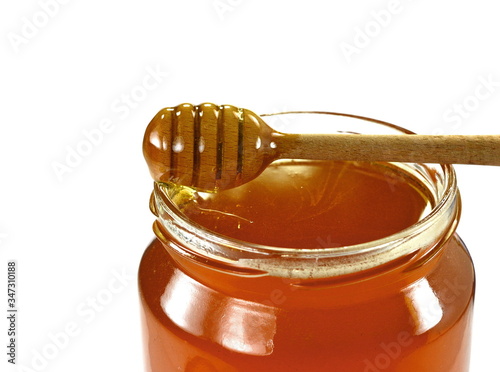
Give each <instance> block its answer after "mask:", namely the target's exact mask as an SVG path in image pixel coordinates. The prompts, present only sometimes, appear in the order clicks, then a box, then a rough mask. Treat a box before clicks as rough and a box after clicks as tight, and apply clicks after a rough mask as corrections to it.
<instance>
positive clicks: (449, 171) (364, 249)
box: [154, 111, 460, 278]
mask: <svg viewBox="0 0 500 372" xmlns="http://www.w3.org/2000/svg"><path fill="white" fill-rule="evenodd" d="M291 114H293V115H303V114H306V115H312V114H315V115H334V116H337V117H344V118H347V119H358V120H363V121H366V122H370V123H373V124H377V125H380V126H382V127H384V128H389V129H390V130H391V131H394V132H397V133H400V134H401V133H405V134H413V132H411V131H409V130H407V129H405V128H402V127H399V126H397V125H394V124H390V123H387V122H384V121H380V120H376V119H371V118H367V117H363V116H358V115H351V114H343V113H336V112H326V111H287V112H280V113H275V114H264V115H262V117H272V116H275V117H277V116H278V115H291ZM348 133H352V132H351V131H349V132H348ZM398 164H401V163H398ZM414 166H415V167H417V168H418V169H420V170H421V171H423V169H424V167H423V166H424V165H423V164H414ZM435 169H440V170H441V177H440V181H441V184H440V185H437V182H436V184H434V185H433V186H435V187H438V186H440V187H441V190H440V193H439V195H435V196H436V199H437V200H436V201H435V204H434V205H433V206H432V209H431V210H430V211H429V213H428V214H427V215H425V216H424V217H423V218H421V219H420V220H419V221H417V222H416V223H414V224H413V225H411V226H409V227H407V228H405V229H403V230H401V231H399V232H397V233H395V234H392V235H389V236H386V237H383V238H380V239H377V240H373V241H369V242H365V243H360V244H354V245H347V246H342V247H318V248H308V249H307V250H305V249H303V248H294V247H276V246H269V245H263V244H257V243H251V242H247V241H241V240H237V239H232V238H230V237H227V236H225V235H222V234H219V233H216V232H214V231H210V230H208V229H206V228H205V227H203V226H201V225H198V224H196V223H195V222H194V221H191V220H190V219H189V218H188V217H187V216H186V215H184V214H183V213H182V212H181V211H180V210H179V209H178V208H177V207H176V205H175V203H173V202H172V201H170V200H169V198H168V196H167V193H168V190H167V188H168V185H166V184H161V183H155V189H154V198H155V204H156V210H157V215H158V219H159V222H160V225H161V227H163V229H165V230H167V232H168V233H169V234H170V235H172V236H174V237H175V238H177V239H179V240H180V242H181V243H182V245H183V246H184V247H188V248H189V249H190V251H191V252H190V253H191V254H194V255H202V256H203V257H208V258H211V259H214V260H217V261H222V262H225V263H226V264H230V265H235V266H241V267H243V268H245V269H254V270H257V271H261V272H264V273H267V274H269V275H275V276H284V277H294V278H322V277H329V276H337V275H342V274H349V273H352V272H357V271H361V270H365V269H369V268H372V267H375V266H379V265H381V264H384V263H387V262H390V261H392V260H395V259H397V258H399V257H402V256H405V255H409V254H412V253H415V252H417V251H419V250H421V249H422V248H428V247H432V246H435V245H436V244H437V243H438V242H440V241H443V240H446V239H447V238H448V237H449V236H451V235H452V233H453V232H454V231H455V228H456V225H457V223H458V218H459V215H460V201H459V197H458V189H457V180H456V175H455V171H454V169H453V166H451V165H449V164H437V165H435ZM436 192H437V191H436ZM155 231H156V233H157V235H162V232H161V231H159V230H158V226H156V229H155ZM177 248H178V247H177ZM183 253H184V254H185V253H186V252H183Z"/></svg>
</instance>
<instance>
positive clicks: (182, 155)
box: [143, 103, 500, 191]
mask: <svg viewBox="0 0 500 372" xmlns="http://www.w3.org/2000/svg"><path fill="white" fill-rule="evenodd" d="M143 151H144V156H145V158H146V161H147V163H148V166H149V170H150V172H151V175H152V176H153V178H154V180H155V181H158V182H169V181H170V182H175V183H178V184H180V185H184V186H190V187H194V188H197V189H199V190H203V191H215V190H224V189H229V188H232V187H235V186H238V185H241V184H243V183H246V182H248V181H250V180H252V179H254V178H255V177H257V176H258V175H259V174H260V173H261V172H262V171H264V169H265V168H266V167H267V166H268V165H269V164H270V163H271V162H273V161H275V160H277V159H316V160H356V161H391V162H415V163H442V164H482V165H500V136H499V135H438V136H434V135H415V134H402V135H392V134H389V135H372V134H284V133H280V132H277V131H275V130H274V129H272V128H270V127H269V126H268V125H267V124H266V123H265V122H264V121H263V120H262V119H261V118H260V117H259V116H258V115H256V114H255V113H253V112H252V111H250V110H247V109H242V108H237V107H235V106H230V105H223V106H219V105H215V104H212V103H203V104H201V105H198V106H194V105H191V104H182V105H179V106H176V107H168V108H164V109H162V110H161V111H160V112H159V113H158V114H157V115H156V116H155V117H154V118H153V120H152V121H151V123H150V124H149V125H148V127H147V129H146V133H145V136H144V142H143Z"/></svg>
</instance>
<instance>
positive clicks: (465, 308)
mask: <svg viewBox="0 0 500 372" xmlns="http://www.w3.org/2000/svg"><path fill="white" fill-rule="evenodd" d="M265 120H266V121H268V123H269V124H271V125H272V126H273V125H274V126H275V127H277V128H278V129H281V128H280V124H283V125H285V126H286V129H287V131H288V132H298V133H300V132H302V133H303V132H305V131H306V130H307V131H308V132H317V133H324V132H326V131H328V132H329V133H373V134H391V133H393V134H401V133H410V132H409V131H407V130H405V129H403V128H399V127H396V126H394V125H391V124H387V123H383V122H380V121H376V120H372V119H367V118H363V117H357V116H351V115H343V114H335V113H317V112H300V113H281V114H277V115H273V116H268V117H267V118H265ZM318 164H319V163H317V162H307V161H300V162H298V161H295V162H294V161H278V162H276V163H273V164H272V165H271V166H270V167H269V169H268V170H266V171H265V172H264V173H263V175H262V176H260V177H258V178H257V179H256V180H254V181H251V182H250V184H251V183H256V184H258V185H260V186H259V187H261V186H262V187H263V188H264V190H265V192H267V193H268V194H269V195H270V196H272V198H271V199H272V200H277V201H272V202H269V201H263V200H260V199H259V198H256V197H249V198H245V195H247V194H248V193H250V192H255V190H254V189H252V185H250V184H249V185H250V186H247V185H242V186H240V187H238V188H236V189H233V190H232V191H230V192H231V194H230V197H228V198H227V199H225V201H224V203H226V204H227V205H231V206H232V207H231V208H233V209H234V208H237V207H238V208H239V207H240V205H239V204H245V203H247V204H248V205H247V207H248V208H247V210H248V211H250V210H253V209H255V208H257V209H258V208H261V209H263V205H265V206H268V207H266V208H267V209H266V211H265V213H264V211H262V210H261V211H260V212H258V211H257V212H255V213H254V214H253V215H252V216H253V217H252V218H253V219H254V220H253V221H250V217H248V218H247V217H245V218H244V217H242V216H235V213H236V212H234V210H233V209H231V210H227V211H226V210H224V211H219V210H217V211H213V213H215V215H217V216H216V217H213V216H211V217H210V218H212V220H210V221H218V222H213V225H210V223H208V224H207V223H206V221H205V220H203V219H201V220H200V219H199V218H198V217H199V216H198V215H196V214H190V213H188V212H189V210H190V209H189V208H190V207H189V205H190V203H191V204H193V207H194V208H197V210H199V211H202V212H200V213H202V214H203V213H205V214H206V213H208V212H205V211H207V210H209V209H207V208H205V207H204V206H203V208H202V204H200V203H203V202H204V200H205V199H207V200H208V199H210V200H211V199H213V198H215V199H217V198H219V197H223V196H224V193H226V191H224V192H221V193H220V195H218V193H216V194H211V195H208V194H207V195H201V194H200V193H198V192H196V191H195V190H191V189H188V188H183V187H176V186H175V185H169V184H160V183H156V184H155V188H154V192H153V195H152V199H151V209H152V211H153V213H155V215H156V216H157V220H156V222H155V223H154V231H155V234H156V236H157V239H155V240H154V241H153V242H152V243H151V245H150V246H149V247H148V248H147V250H146V252H145V253H144V256H143V258H142V261H141V265H140V269H139V290H140V294H141V305H142V321H143V330H144V345H145V356H146V364H147V370H148V371H150V372H174V371H184V372H195V371H197V372H202V371H203V372H211V371H214V372H215V371H217V372H281V371H286V372H291V371H300V372H304V371H307V372H322V371H329V372H330V371H342V372H380V371H401V372H423V371H425V372H466V371H468V370H469V367H468V366H469V354H470V337H471V321H472V309H473V297H474V286H475V275H474V268H473V265H472V261H471V258H470V256H469V254H468V252H467V249H466V248H465V246H464V244H463V242H462V241H461V240H460V238H459V237H458V236H457V234H456V233H455V229H456V226H457V223H458V220H459V215H460V198H459V193H458V189H457V184H456V178H455V173H454V170H453V168H452V167H451V166H449V165H438V164H413V163H381V164H365V163H355V162H351V163H349V164H348V165H346V164H347V162H345V163H343V164H337V165H335V166H336V167H337V168H335V169H338V167H339V166H341V167H343V168H341V170H340V171H338V172H337V173H336V177H337V178H336V179H335V180H330V179H329V178H330V177H329V176H325V175H326V174H330V173H328V172H330V170H331V169H333V168H331V169H330V168H328V169H327V171H328V172H326V173H324V174H320V176H318V177H316V178H314V179H313V178H310V179H308V178H307V177H309V176H304V175H309V174H314V171H313V170H314V169H316V168H315V167H317V166H318ZM320 165H321V164H320ZM323 165H324V164H323ZM297 166H299V167H297ZM287 167H288V168H290V169H291V171H290V169H288V170H287V176H286V177H288V178H286V180H285V181H284V182H281V181H280V182H278V181H276V178H275V176H274V175H273V174H272V172H280V171H281V169H287ZM349 167H354V168H355V169H356V173H355V174H356V175H357V176H359V177H361V176H363V175H366V174H368V173H369V172H372V173H373V174H374V175H375V176H374V179H375V181H374V182H376V184H377V185H379V184H380V185H382V184H383V183H385V184H386V187H385V188H384V189H383V190H385V191H384V192H383V193H382V192H380V191H378V189H376V188H372V186H368V185H365V186H366V187H364V189H363V188H361V189H357V188H356V184H355V182H357V181H356V179H354V181H353V180H351V181H349V182H351V184H349V185H348V186H346V187H345V188H344V189H342V188H338V187H342V186H339V185H342V183H343V182H348V181H345V180H347V178H345V177H346V176H345V174H347V173H345V172H347V171H345V169H347V170H349V169H354V168H349ZM266 172H271V173H269V174H268V175H267V176H266ZM332 172H333V171H332ZM343 172H344V173H343ZM384 172H385V173H384ZM372 173H370V174H372ZM353 174H354V173H353ZM377 175H379V176H380V177H379V176H377ZM297 177H298V178H300V180H299V181H297V180H296V178H297ZM301 177H302V178H301ZM304 177H305V178H304ZM311 177H312V176H311ZM370 177H371V176H370ZM292 178H293V179H292ZM395 180H396V181H395ZM322 182H326V183H324V184H322ZM328 182H330V183H328ZM353 182H354V183H353ZM360 182H361V181H360ZM363 182H365V181H363ZM370 182H371V181H370ZM377 182H378V183H377ZM398 182H399V183H398ZM313 184H314V185H313ZM374 184H375V183H374ZM290 185H291V186H290ZM370 185H371V184H370ZM361 186H363V185H361ZM406 186H408V190H409V191H408V193H407V194H404V193H400V192H399V191H400V188H401V190H403V187H406ZM248 187H249V188H248ZM287 187H288V188H291V189H290V190H292V189H293V190H292V191H293V192H302V190H304V189H306V190H308V191H307V192H308V193H309V194H307V195H308V196H307V197H305V196H303V195H306V194H300V195H301V197H300V198H299V199H300V200H299V199H294V198H290V199H287V198H286V197H285V196H284V197H283V198H281V199H280V194H283V195H285V194H286V193H288V192H291V191H290V190H289V189H286V190H285V189H283V191H282V188H287ZM297 190H298V191H297ZM311 190H312V191H311ZM325 190H326V191H325ZM349 190H355V191H352V192H351V193H350V194H349ZM360 190H361V191H360ZM380 190H382V189H380ZM370 192H371V193H370ZM328 193H329V194H328ZM347 194H348V195H350V196H348V199H347V202H346V203H347V206H344V207H345V210H341V209H338V210H336V212H335V213H336V214H335V215H334V216H333V217H331V216H330V217H328V218H329V219H330V220H331V221H332V227H331V233H328V231H329V230H328V229H329V226H326V227H324V229H323V230H322V232H321V233H318V232H314V233H312V234H309V235H308V231H307V229H316V228H318V226H319V225H320V223H319V222H317V221H318V218H320V217H321V216H320V217H318V214H321V213H323V212H324V211H323V209H324V205H323V204H322V203H327V204H328V203H330V204H332V205H333V204H335V203H337V204H335V205H336V206H335V208H340V207H337V206H338V202H337V201H336V202H333V201H332V200H334V199H335V198H337V197H339V195H342V196H343V197H347V196H345V195H347ZM365 194H366V195H365ZM368 194H369V195H368ZM382 194H383V195H382ZM325 195H331V197H330V196H325ZM367 195H368V196H367ZM415 195H416V196H415ZM240 197H241V198H242V200H240V199H239V198H240ZM273 198H274V199H273ZM332 198H333V199H332ZM411 198H421V200H424V201H425V202H426V205H425V206H421V207H419V208H421V213H420V214H419V215H418V217H417V218H416V219H415V218H414V220H411V219H410V220H408V219H406V220H405V218H406V217H408V215H409V214H411V213H410V212H408V211H410V209H411V208H410V207H408V208H410V209H408V208H407V204H408V203H406V202H407V200H408V199H411ZM243 199H244V200H243ZM271 199H270V200H271ZM365 199H366V200H365ZM367 200H368V201H367ZM361 201H363V202H361ZM259 203H260V204H259ZM273 203H274V204H273ZM304 203H307V207H308V208H309V207H310V209H311V210H319V211H321V212H318V213H317V214H314V213H313V214H308V213H306V212H303V211H302V210H300V211H298V209H300V208H302V206H303V205H304ZM412 203H413V202H412ZM357 204H359V205H358V206H356V205H357ZM391 204H394V205H392V207H391V208H389V206H391ZM410 204H411V203H410ZM410 204H408V205H410ZM298 205H299V207H297V206H298ZM349 205H350V206H349ZM366 205H371V206H372V207H371V208H372V212H366V213H375V212H377V211H381V210H383V211H385V212H383V213H381V214H379V215H377V216H376V217H375V214H373V215H371V216H368V217H367V215H366V213H365V212H364V211H365V210H368V208H367V206H366ZM186 206H187V207H186ZM351 207H352V208H351ZM386 207H387V209H385V208H386ZM252 208H253V209H252ZM273 208H277V209H273ZM278 208H279V209H278ZM286 208H288V209H286ZM328 208H329V207H328ZM332 208H333V207H332ZM284 209H286V210H284ZM278 211H281V212H283V215H289V216H290V217H289V218H290V221H289V222H284V224H283V225H280V226H281V227H280V229H286V228H290V230H289V232H287V233H286V234H285V235H287V236H288V237H290V238H289V239H288V240H286V239H285V238H283V239H285V240H286V243H284V242H285V240H280V239H281V238H280V239H278V238H276V236H277V235H276V231H274V232H273V231H271V232H268V233H267V234H268V235H267V238H266V239H267V240H266V239H264V240H259V239H258V237H257V236H256V234H257V235H258V234H259V233H255V232H251V233H250V235H247V236H245V235H238V234H239V231H240V230H241V229H244V227H243V228H242V226H241V224H242V223H243V224H245V223H246V222H248V224H249V226H250V225H251V224H252V223H254V222H255V221H256V219H260V218H263V219H270V220H272V217H273V216H272V214H273V213H278ZM342 211H343V212H342ZM281 212H280V213H281ZM210 213H211V214H213V213H212V212H210ZM259 213H260V214H259ZM346 213H347V214H346ZM268 215H269V216H268ZM347 215H348V216H349V217H345V216H347ZM235 217H237V218H236V220H237V221H236V220H235ZM282 218H283V217H279V218H278V220H279V219H282ZM345 218H349V221H348V222H345V221H344V219H345ZM228 221H229V222H228ZM245 221H246V222H245ZM266 221H267V220H266ZM311 221H312V222H313V223H312V224H310V223H309V222H311ZM387 221H389V222H387ZM401 221H406V224H407V226H406V225H404V224H403V225H401V226H400V225H398V223H399V222H401ZM408 221H410V222H408ZM323 222H324V221H323ZM227 224H233V225H234V229H232V230H231V229H229V230H224V229H225V226H226V225H227ZM267 224H268V222H265V223H264V224H262V225H261V227H260V229H261V230H262V231H263V230H264V229H266V226H267ZM335 224H337V225H335ZM339 224H340V225H339ZM387 224H392V225H394V226H395V230H394V231H392V230H385V227H384V226H385V225H387ZM323 225H324V223H323ZM252 226H253V225H252ZM290 226H293V227H290ZM308 226H309V227H308ZM311 226H313V227H311ZM398 226H399V227H398ZM349 227H352V228H351V229H349ZM218 228H220V229H218ZM322 228H323V227H322ZM348 231H350V233H348ZM232 232H234V234H233V233H232ZM252 234H253V235H252ZM262 234H263V235H265V234H264V232H263V233H262ZM315 234H316V235H315ZM339 234H340V236H344V235H345V236H344V237H340V238H338V236H339ZM342 234H344V235H342ZM349 234H350V235H349ZM370 234H371V235H370ZM348 235H349V236H348ZM248 236H250V238H248ZM303 236H310V238H308V239H309V241H308V242H307V243H303V242H299V240H300V239H299V238H297V237H300V238H302V237H303ZM347 236H348V237H347ZM253 237H255V239H254V238H253ZM360 237H364V238H360ZM304 239H305V238H304ZM363 239H364V240H363ZM295 242H296V244H295ZM346 242H348V244H345V243H346ZM304 244H305V245H304Z"/></svg>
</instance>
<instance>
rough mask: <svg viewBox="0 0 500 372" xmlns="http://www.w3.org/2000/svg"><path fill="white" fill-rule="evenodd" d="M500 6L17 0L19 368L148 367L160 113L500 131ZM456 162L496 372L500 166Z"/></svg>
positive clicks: (478, 335) (14, 111) (6, 61)
mask: <svg viewBox="0 0 500 372" xmlns="http://www.w3.org/2000/svg"><path fill="white" fill-rule="evenodd" d="M44 4H45V5H44ZM498 14H499V9H498V7H497V2H495V1H493V0H490V1H487V0H475V1H472V0H469V1H456V0H455V1H452V0H442V1H439V2H437V1H431V0H418V1H417V0H414V1H411V0H401V1H396V0H394V1H389V0H377V1H347V0H344V1H307V2H306V1H290V0H288V1H285V0H278V1H272V2H271V1H264V0H221V1H212V0H205V1H201V0H192V1H163V2H160V1H152V0H143V1H118V0H108V1H106V2H103V1H95V0H87V1H79V0H65V1H63V0H58V1H56V0H40V1H35V0H27V1H17V2H12V1H9V2H6V1H4V2H3V3H2V5H1V6H0V36H1V38H0V53H1V57H0V66H1V69H0V107H1V110H0V125H1V127H0V128H1V129H0V175H1V192H0V211H1V213H0V318H1V319H3V320H2V321H1V322H0V340H1V341H0V365H1V367H0V370H2V371H4V370H7V369H8V370H9V371H10V370H13V371H14V370H16V369H15V368H11V367H10V366H9V365H8V364H7V362H6V359H7V356H6V351H7V348H6V344H7V326H8V325H7V322H6V321H5V317H6V314H7V313H6V310H4V309H6V307H7V296H6V281H7V279H6V276H7V275H6V272H7V270H6V269H7V261H9V260H16V261H17V264H18V288H17V290H18V303H17V305H18V308H19V313H18V317H19V318H18V331H19V339H18V351H17V352H18V355H17V356H18V358H17V362H18V363H19V364H18V366H23V368H20V369H19V370H20V371H54V372H57V371H65V372H67V371H72V372H78V371H89V370H96V371H141V370H143V362H142V340H141V330H140V322H139V320H140V317H139V310H138V294H137V287H136V270H137V267H138V263H139V260H140V257H141V254H142V252H143V250H144V248H145V247H146V246H147V244H148V243H149V241H150V240H151V239H152V237H153V233H152V231H151V224H152V222H153V216H152V215H151V214H150V212H149V210H148V198H149V194H150V191H151V189H152V181H151V179H150V176H149V173H148V171H147V169H146V165H145V163H144V161H143V158H142V153H141V141H142V135H143V131H144V128H145V126H146V125H147V123H148V122H149V121H150V119H151V118H152V117H153V116H154V114H155V113H156V112H157V111H158V110H159V109H161V108H163V107H165V106H174V105H177V104H179V103H183V102H191V103H201V102H214V103H219V104H221V103H227V104H233V105H239V106H242V107H246V108H249V109H251V110H253V111H255V112H257V113H266V112H276V111H284V110H294V109H297V110H327V111H338V112H347V113H353V114H358V115H363V116H368V117H373V118H377V119H380V120H385V121H388V122H392V123H395V124H399V125H401V126H405V127H407V128H409V129H412V130H414V131H416V132H419V133H446V134H452V133H457V134H494V133H499V132H500V130H499V124H500V105H499V103H500V47H499V45H500V43H499V39H500V22H499V18H498ZM362 34H364V36H363V35H362ZM349 48H350V49H349ZM152 71H153V72H152ZM487 81H489V83H485V82H487ZM99 128H100V129H99ZM98 129H99V130H102V129H104V130H106V133H104V132H102V131H101V136H98V135H97V134H95V133H96V132H95V131H96V130H98ZM86 133H87V135H88V134H89V133H94V137H93V139H94V144H91V146H89V143H90V142H88V139H87V137H86ZM77 150H78V151H80V152H81V153H83V154H84V155H83V156H80V157H76V156H75V155H74V153H73V155H70V154H71V153H72V152H73V151H77ZM63 165H64V166H65V167H66V168H64V167H62V166H63ZM457 172H458V177H459V183H460V188H461V192H462V198H463V216H462V221H461V224H460V227H459V232H460V235H461V236H462V238H463V239H464V240H465V242H466V243H467V245H468V247H469V249H470V251H471V254H472V256H473V258H474V261H475V264H476V269H477V277H478V286H477V303H476V312H475V326H474V340H473V342H474V344H473V355H472V358H473V359H472V368H471V371H472V372H482V371H493V370H496V368H497V367H496V366H497V365H498V359H497V358H498V349H499V346H500V345H499V341H498V336H497V335H498V334H500V325H499V324H498V322H497V319H498V285H499V284H500V283H499V279H498V260H499V258H500V253H499V251H500V243H499V240H498V230H499V228H500V225H499V219H498V210H499V207H500V195H499V193H498V184H499V181H500V168H495V167H481V166H459V167H457ZM92 298H94V299H96V298H97V299H98V300H97V302H96V303H94V304H93V305H92ZM63 332H65V333H66V335H67V336H63V335H62V333H63ZM54 340H56V341H54ZM56 344H58V345H59V346H57V345H56ZM6 366H7V367H9V368H5V367H6ZM443 372H444V371H443Z"/></svg>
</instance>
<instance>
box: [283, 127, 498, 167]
mask: <svg viewBox="0 0 500 372" xmlns="http://www.w3.org/2000/svg"><path fill="white" fill-rule="evenodd" d="M275 143H276V148H277V150H278V153H279V155H278V156H279V158H282V159H285V158H286V159H288V158H295V159H324V160H358V161H395V162H414V163H442V164H478V165H500V135H444V136H441V135H439V136H435V135H417V134H405V135H366V134H362V135H359V134H329V135H325V134H321V135H318V134H282V133H279V134H277V135H276V138H275Z"/></svg>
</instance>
